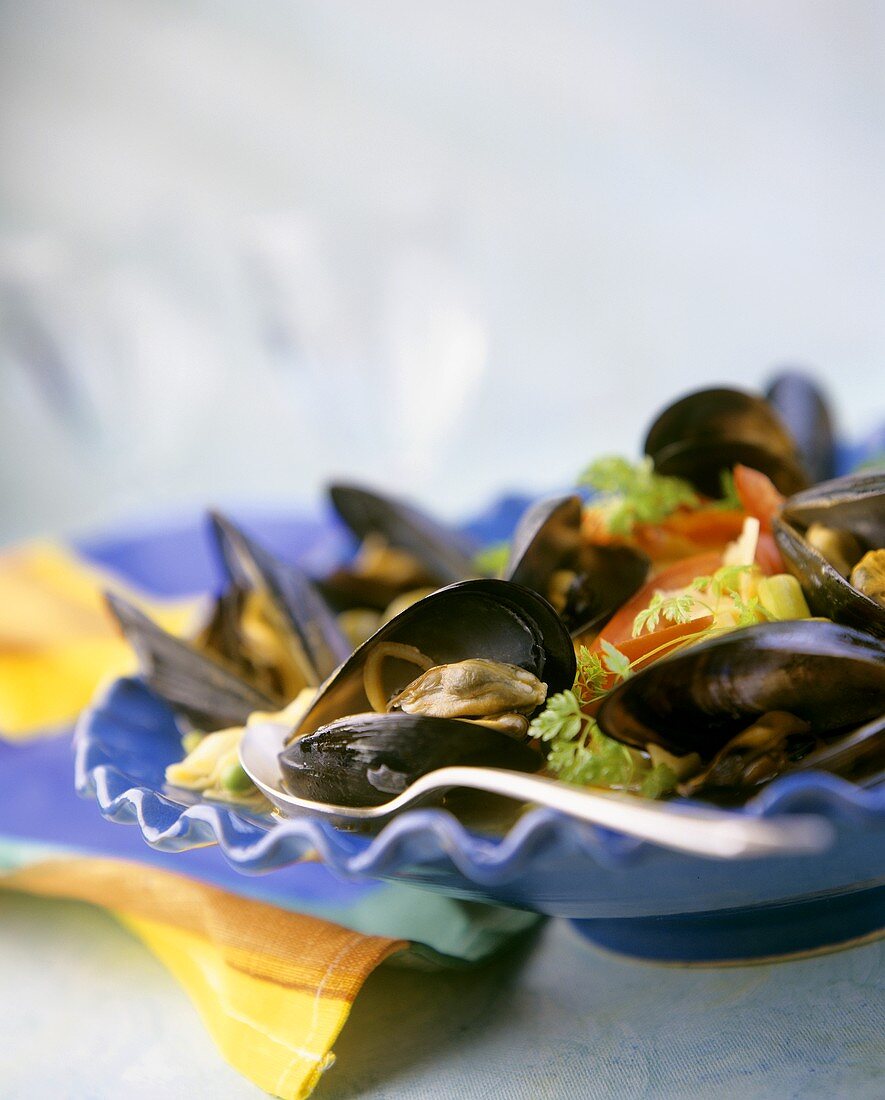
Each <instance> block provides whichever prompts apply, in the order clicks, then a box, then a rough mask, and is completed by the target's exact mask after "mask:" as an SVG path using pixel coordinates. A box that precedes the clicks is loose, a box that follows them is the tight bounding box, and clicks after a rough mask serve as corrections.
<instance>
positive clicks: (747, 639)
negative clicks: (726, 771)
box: [598, 619, 885, 761]
mask: <svg viewBox="0 0 885 1100" xmlns="http://www.w3.org/2000/svg"><path fill="white" fill-rule="evenodd" d="M775 711H779V712H786V713H787V714H789V715H792V716H794V717H795V718H798V719H800V720H801V721H802V722H803V723H806V724H807V731H804V732H807V733H810V734H813V735H814V736H815V737H820V738H824V739H827V738H829V737H831V736H832V735H834V734H836V733H838V732H839V731H845V730H848V729H851V728H853V727H855V726H857V725H858V724H859V723H861V722H867V721H869V720H871V719H872V718H875V717H877V716H878V715H881V714H882V713H883V712H885V645H883V643H882V642H881V641H880V640H879V639H877V638H874V637H872V636H871V635H869V634H864V633H861V632H860V631H857V630H853V629H851V628H850V627H846V626H842V625H839V624H836V623H831V622H828V621H826V620H820V619H800V620H795V621H792V622H772V623H760V624H758V625H756V626H751V627H746V628H745V629H742V630H736V631H733V632H731V633H728V634H724V635H721V636H719V637H716V638H712V639H710V640H708V641H706V642H702V643H700V644H699V645H696V646H693V647H691V648H689V649H686V650H684V651H683V652H681V653H679V654H676V655H674V656H672V657H667V658H664V659H663V660H660V661H658V662H657V663H656V664H653V665H650V666H648V667H647V668H645V669H643V670H642V671H640V672H638V673H637V674H636V675H635V676H633V677H631V678H630V679H628V680H625V681H624V682H623V683H622V684H620V685H619V686H618V687H617V688H615V689H614V691H612V692H611V694H610V695H608V696H607V697H606V699H605V702H604V703H603V705H602V707H601V708H600V711H599V716H598V720H599V724H600V726H601V727H602V729H603V730H604V731H605V733H607V734H608V735H609V736H610V737H614V738H616V739H617V740H619V741H623V742H625V743H627V744H629V745H634V746H636V747H638V748H645V746H646V745H648V744H657V745H661V746H662V747H663V748H665V749H667V750H668V751H669V752H671V753H674V754H676V755H684V754H685V753H689V752H696V753H698V754H699V755H700V757H701V759H702V760H703V761H710V760H712V759H713V758H714V757H715V756H716V754H717V753H718V752H719V750H720V749H722V748H723V746H724V745H725V744H726V743H727V742H728V741H729V740H730V739H731V738H733V737H735V735H737V734H740V733H741V732H742V731H745V730H746V729H747V727H749V726H751V725H752V724H753V723H755V722H757V721H758V720H759V719H760V718H761V717H762V716H763V715H767V714H770V713H771V712H775ZM791 732H799V731H791ZM811 747H812V742H811V741H808V742H807V743H806V749H810V748H811Z"/></svg>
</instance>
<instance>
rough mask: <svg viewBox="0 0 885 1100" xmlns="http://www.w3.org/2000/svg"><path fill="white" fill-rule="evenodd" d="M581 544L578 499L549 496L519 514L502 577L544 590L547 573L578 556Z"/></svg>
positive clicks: (579, 503) (547, 579)
mask: <svg viewBox="0 0 885 1100" xmlns="http://www.w3.org/2000/svg"><path fill="white" fill-rule="evenodd" d="M580 545H581V498H580V497H578V496H574V495H571V496H564V497H549V498H547V499H546V500H539V501H537V502H536V503H535V504H532V505H531V506H530V507H529V508H527V509H526V511H525V512H524V513H523V514H522V517H521V518H520V521H519V523H518V524H517V525H516V530H515V531H514V532H513V540H512V542H511V544H510V560H509V561H508V562H507V566H506V568H505V569H504V576H505V577H506V579H507V580H509V581H514V582H515V583H516V584H524V585H525V586H526V588H533V589H534V590H535V591H536V592H541V593H544V592H545V591H546V588H547V584H548V581H549V580H550V574H551V573H552V572H553V571H554V570H555V569H560V568H562V566H563V563H564V562H571V561H574V559H575V558H576V556H577V553H578V550H579V549H580Z"/></svg>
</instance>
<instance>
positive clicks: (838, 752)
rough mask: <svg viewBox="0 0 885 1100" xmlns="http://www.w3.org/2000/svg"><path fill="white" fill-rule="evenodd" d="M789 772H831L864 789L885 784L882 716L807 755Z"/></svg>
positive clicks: (884, 725) (884, 739)
mask: <svg viewBox="0 0 885 1100" xmlns="http://www.w3.org/2000/svg"><path fill="white" fill-rule="evenodd" d="M791 770H793V771H823V772H832V773H833V774H834V775H841V776H842V778H843V779H848V780H850V781H851V782H852V783H859V784H862V785H865V786H873V785H875V784H877V783H882V782H885V714H883V715H880V716H879V717H878V718H874V719H873V720H872V721H871V722H866V723H864V725H862V726H860V727H859V728H858V729H855V730H852V731H851V732H850V733H847V734H845V735H844V736H842V737H838V738H836V740H834V741H832V742H831V743H830V744H828V745H823V746H822V747H821V748H819V749H817V750H816V751H815V752H812V753H809V754H808V756H806V757H803V759H802V760H800V761H799V762H798V763H797V764H796V765H795V766H794V767H793V768H792V769H791Z"/></svg>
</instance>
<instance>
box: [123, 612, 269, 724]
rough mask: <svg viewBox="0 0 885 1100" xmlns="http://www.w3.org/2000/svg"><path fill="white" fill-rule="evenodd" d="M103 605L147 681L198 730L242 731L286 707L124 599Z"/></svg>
mask: <svg viewBox="0 0 885 1100" xmlns="http://www.w3.org/2000/svg"><path fill="white" fill-rule="evenodd" d="M105 599H106V600H107V604H108V607H109V608H110V610H111V613H112V614H113V615H114V617H115V618H116V620H117V622H118V623H119V624H120V627H121V628H122V630H123V633H124V635H125V636H126V638H127V640H128V641H129V643H130V645H131V646H132V648H133V649H134V650H135V653H136V656H137V657H138V661H139V665H140V670H141V674H142V676H143V677H144V679H145V681H146V682H147V683H148V684H149V685H150V687H151V688H153V690H154V691H155V692H156V693H157V694H158V695H159V696H160V697H161V698H162V699H165V700H166V702H168V703H169V704H170V705H171V706H172V708H173V710H175V711H177V712H178V713H180V714H183V715H184V716H185V717H186V718H188V719H189V720H190V721H191V722H192V723H193V724H194V725H195V726H196V727H197V728H198V729H201V730H207V731H208V730H220V729H225V728H227V727H228V726H241V725H244V724H245V722H246V719H247V718H248V717H249V715H250V714H251V713H252V712H253V711H256V710H264V711H275V710H279V709H280V707H281V706H282V705H283V704H284V703H285V702H286V700H284V699H282V698H279V697H277V696H274V695H270V694H267V693H265V692H264V691H261V690H259V689H258V688H256V687H254V686H253V685H252V684H250V683H248V682H247V681H246V680H244V679H242V677H240V676H239V675H238V674H237V673H236V672H235V671H234V670H232V669H230V668H227V667H226V666H225V665H223V664H221V663H220V662H219V661H216V660H214V659H213V658H212V657H210V656H208V655H207V654H205V653H200V652H199V651H198V650H196V649H195V648H194V647H193V646H192V645H190V644H189V643H188V642H185V641H182V640H181V639H180V638H176V637H174V635H172V634H169V633H168V632H167V631H165V630H163V629H162V627H159V626H157V624H156V623H155V622H153V621H152V620H151V619H149V618H148V617H147V615H145V614H143V613H142V612H141V611H139V610H138V608H137V607H134V606H133V605H132V604H131V603H128V602H127V601H126V600H124V599H123V598H122V597H120V596H117V595H115V594H113V593H106V595H105Z"/></svg>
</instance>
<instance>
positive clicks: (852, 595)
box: [774, 470, 885, 638]
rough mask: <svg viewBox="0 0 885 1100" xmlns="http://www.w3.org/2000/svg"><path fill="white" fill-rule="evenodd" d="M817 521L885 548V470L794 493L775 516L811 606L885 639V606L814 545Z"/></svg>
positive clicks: (778, 536)
mask: <svg viewBox="0 0 885 1100" xmlns="http://www.w3.org/2000/svg"><path fill="white" fill-rule="evenodd" d="M812 523H822V524H823V525H824V526H826V527H832V528H836V529H839V530H844V531H848V532H850V533H851V534H852V535H854V536H855V538H856V539H857V540H858V541H859V543H860V544H861V546H862V547H863V549H864V550H875V549H879V548H880V547H885V473H883V472H882V471H881V470H879V471H874V472H871V473H868V474H851V475H849V476H848V477H842V478H836V479H835V480H833V481H827V482H823V483H822V484H821V485H815V486H814V487H813V488H812V489H808V490H806V491H805V492H804V493H797V494H796V495H795V496H792V497H790V499H789V500H788V501H787V502H786V504H785V505H784V507H783V509H782V510H781V513H780V515H779V516H778V517H777V518H776V519H775V521H774V537H775V539H776V541H777V544H778V546H779V547H780V551H781V554H782V555H783V558H784V561H785V563H786V565H787V568H788V569H789V570H790V572H791V573H793V574H794V575H795V576H796V577H797V578H798V580H799V583H800V584H801V585H802V588H803V591H804V592H805V596H806V599H807V600H808V606H809V607H810V608H811V610H812V611H814V612H815V614H817V615H825V616H827V617H828V618H830V619H835V620H836V621H837V622H840V623H847V624H848V625H849V626H855V627H857V628H858V629H860V630H866V631H868V632H869V633H871V634H875V635H877V636H878V637H880V638H885V607H883V606H882V605H881V604H879V603H877V602H876V601H875V600H873V599H871V598H870V597H869V596H866V595H864V593H862V592H860V591H858V589H856V588H855V587H854V585H852V584H851V582H850V581H849V580H847V579H846V578H845V577H843V576H842V574H841V573H839V572H838V570H836V569H835V568H834V567H833V566H832V565H831V564H830V563H829V562H828V561H827V559H826V558H825V557H824V556H823V554H821V553H820V552H819V551H818V550H816V549H815V548H814V547H813V546H811V545H810V543H809V542H808V541H807V540H806V538H805V532H806V530H807V529H808V527H809V526H810V525H811V524H812Z"/></svg>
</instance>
